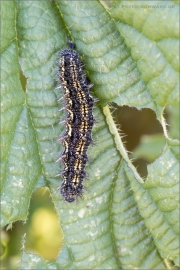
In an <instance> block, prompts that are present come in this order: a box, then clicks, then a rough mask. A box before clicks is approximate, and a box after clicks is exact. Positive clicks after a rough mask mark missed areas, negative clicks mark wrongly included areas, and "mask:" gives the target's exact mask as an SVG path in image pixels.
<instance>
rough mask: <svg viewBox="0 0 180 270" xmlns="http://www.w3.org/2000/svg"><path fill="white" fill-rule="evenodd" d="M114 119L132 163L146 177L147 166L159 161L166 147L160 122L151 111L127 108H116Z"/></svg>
mask: <svg viewBox="0 0 180 270" xmlns="http://www.w3.org/2000/svg"><path fill="white" fill-rule="evenodd" d="M113 117H114V119H115V123H116V124H117V125H118V126H119V133H120V135H121V136H122V137H123V142H124V144H125V147H126V149H127V151H128V152H129V157H130V158H131V160H132V163H133V164H134V165H135V167H136V168H137V171H138V172H139V174H140V175H141V176H142V177H143V178H144V177H146V176H147V165H148V164H149V163H152V162H153V161H154V160H156V159H157V157H158V156H159V155H160V153H161V152H162V149H163V147H164V143H165V139H164V136H163V129H162V126H161V124H160V122H159V121H158V120H157V119H156V115H155V113H154V112H153V111H152V110H150V109H142V110H137V109H136V108H130V107H127V106H123V107H118V106H115V110H114V112H113Z"/></svg>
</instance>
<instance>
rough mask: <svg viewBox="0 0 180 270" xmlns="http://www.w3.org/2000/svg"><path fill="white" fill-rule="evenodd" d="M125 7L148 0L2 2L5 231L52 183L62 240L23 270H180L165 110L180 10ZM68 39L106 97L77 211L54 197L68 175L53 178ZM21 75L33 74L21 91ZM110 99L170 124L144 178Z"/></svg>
mask: <svg viewBox="0 0 180 270" xmlns="http://www.w3.org/2000/svg"><path fill="white" fill-rule="evenodd" d="M160 2H161V1H160ZM160 2H158V1H157V2H156V1H155V2H154V1H153V4H154V5H155V3H156V4H160ZM129 3H131V4H132V3H135V4H139V3H141V4H142V2H137V1H134V2H133V1H130V2H128V1H125V2H120V1H118V2H114V3H113V6H112V8H109V7H107V6H106V5H105V3H103V4H102V3H100V2H99V1H96V0H94V1H66V0H63V1H56V2H48V1H17V2H14V1H3V2H2V4H1V5H2V13H3V14H4V15H3V16H2V23H3V27H2V47H1V48H2V50H1V57H2V146H3V151H2V185H1V208H2V220H1V221H2V226H5V225H8V226H9V227H10V226H11V225H12V223H13V222H14V221H16V220H23V221H26V219H27V215H28V208H29V203H30V198H31V195H32V193H33V191H34V190H35V189H36V188H38V187H41V186H43V185H46V186H48V187H49V189H50V192H51V197H52V200H53V202H54V205H55V208H56V211H57V215H58V217H59V218H60V220H61V226H62V229H63V232H64V237H65V245H64V247H63V249H62V251H61V252H60V254H59V256H58V258H57V259H56V260H55V261H47V260H44V259H43V258H41V257H40V256H38V255H36V254H29V253H26V252H25V251H23V254H22V261H21V266H20V268H21V269H60V268H61V269H62V268H63V269H87V268H89V269H95V268H96V269H119V268H122V269H167V268H168V269H170V267H169V265H171V264H173V263H172V262H171V261H173V262H174V263H175V264H176V265H179V262H178V248H179V247H178V241H177V239H178V235H179V230H178V228H179V227H178V212H177V211H178V200H177V196H178V170H177V168H178V146H179V142H178V140H172V139H170V138H169V137H168V134H167V131H166V123H165V120H164V118H163V115H162V113H163V109H164V108H165V107H166V105H167V104H170V105H174V104H177V102H178V94H177V89H178V70H179V69H178V59H177V55H178V51H177V44H178V38H179V36H178V31H177V29H178V26H177V22H176V21H177V20H178V11H177V10H178V6H177V3H176V2H175V1H174V2H167V1H166V2H165V4H167V3H168V5H172V6H173V8H171V10H169V9H165V8H162V9H156V8H154V9H153V8H146V7H144V8H141V7H139V8H134V9H133V8H132V9H131V8H124V7H123V5H125V4H126V5H127V4H129ZM145 3H146V4H147V3H148V5H150V4H151V2H147V1H146V2H145ZM161 3H162V2H161ZM165 4H164V5H165ZM158 12H161V15H158ZM162 13H163V14H162ZM67 36H69V37H70V38H73V40H74V41H75V43H76V46H77V50H78V51H79V52H80V55H81V56H82V58H83V61H84V62H85V64H86V66H85V67H86V70H87V72H88V75H89V77H90V78H91V81H92V83H94V88H93V94H94V95H95V96H96V97H98V98H99V103H98V105H97V106H96V108H95V109H94V115H95V117H96V118H97V119H98V124H97V126H95V127H94V128H93V137H94V138H95V139H97V144H96V145H94V146H92V147H90V149H89V156H90V159H91V162H90V164H89V165H88V166H87V172H88V174H89V180H88V181H85V187H86V191H85V192H84V197H83V199H82V200H79V201H78V202H77V203H76V202H75V203H71V204H68V203H63V202H62V198H61V196H60V194H59V191H58V190H57V188H58V187H59V185H60V184H61V181H62V179H60V178H58V177H56V175H57V174H58V173H59V172H60V170H61V166H60V165H59V164H58V163H55V160H56V159H57V157H58V156H59V153H60V151H61V146H60V145H59V144H58V143H57V138H58V137H59V135H60V134H61V132H62V131H63V128H62V127H61V126H60V125H59V121H60V120H61V119H64V115H63V112H59V111H58V108H59V107H60V106H62V104H58V102H57V100H58V98H59V97H60V96H61V95H62V94H61V92H62V90H61V89H56V83H55V78H56V74H57V70H56V68H57V67H56V66H57V60H58V58H59V54H58V52H59V51H60V50H61V49H62V48H64V47H65V46H66V37H67ZM21 72H22V73H23V75H24V77H25V78H26V79H27V82H26V91H25V92H24V91H23V87H22V85H21V82H20V79H19V78H20V75H21ZM109 102H116V103H117V104H118V105H128V106H135V107H136V108H138V109H140V108H151V109H153V110H154V111H155V113H156V115H157V118H158V119H159V121H160V122H161V124H162V126H163V130H164V138H165V142H166V144H165V147H164V149H163V151H162V153H161V155H160V156H159V157H158V159H157V160H156V161H155V162H154V163H152V164H151V165H149V166H148V176H147V179H146V181H145V182H144V180H143V179H142V178H141V177H140V175H139V174H138V173H137V171H136V169H135V168H134V166H133V164H132V162H131V160H130V159H129V157H128V154H127V152H126V149H125V148H124V146H123V143H122V141H121V137H120V135H119V133H118V129H117V127H116V125H115V123H114V121H113V118H112V116H111V112H110V110H109V107H108V105H106V104H107V103H109ZM104 105H106V106H105V107H104ZM170 260H171V261H170Z"/></svg>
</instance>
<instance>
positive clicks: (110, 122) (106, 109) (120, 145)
mask: <svg viewBox="0 0 180 270" xmlns="http://www.w3.org/2000/svg"><path fill="white" fill-rule="evenodd" d="M103 113H104V115H105V117H106V121H107V124H108V126H109V130H110V132H111V134H112V135H113V136H114V141H115V144H116V147H117V150H118V151H119V152H120V154H121V155H122V157H123V158H124V160H125V161H126V162H127V165H128V166H129V168H130V169H131V170H132V172H133V173H134V177H135V178H136V180H137V181H138V182H139V183H141V184H144V181H143V179H142V178H141V177H140V175H139V174H138V172H137V170H136V168H135V167H134V165H133V164H132V162H131V160H130V159H129V157H128V154H127V151H126V149H125V147H124V144H123V142H122V140H121V137H120V136H119V133H118V130H117V127H116V125H115V123H114V120H113V117H112V115H111V112H110V110H109V106H108V105H106V106H105V107H104V108H103Z"/></svg>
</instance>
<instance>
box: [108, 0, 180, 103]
mask: <svg viewBox="0 0 180 270" xmlns="http://www.w3.org/2000/svg"><path fill="white" fill-rule="evenodd" d="M133 4H134V7H131V6H132V2H131V1H121V2H118V3H116V4H114V6H113V8H112V10H111V16H112V18H113V19H115V20H116V25H117V27H118V29H119V32H120V33H121V35H122V36H123V38H124V40H125V44H126V45H127V47H128V48H130V50H131V55H132V58H133V59H134V61H136V63H137V68H138V70H139V72H140V73H141V78H142V79H143V80H144V82H145V84H146V87H147V90H148V92H149V93H150V96H151V99H153V100H155V103H156V105H158V106H162V107H163V106H165V105H167V104H179V94H178V92H179V91H178V89H179V87H178V85H179V75H178V72H179V61H178V55H179V54H178V47H179V40H178V38H179V23H178V19H179V15H178V6H177V5H176V4H175V3H173V2H172V1H153V3H152V2H151V1H149V2H147V1H141V2H134V3H133ZM128 5H129V7H128ZM168 5H169V6H171V8H168ZM143 6H144V8H142V7H143ZM148 6H149V7H148ZM154 6H158V7H160V6H165V8H154ZM157 26H158V27H157Z"/></svg>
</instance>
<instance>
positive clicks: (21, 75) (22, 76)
mask: <svg viewBox="0 0 180 270" xmlns="http://www.w3.org/2000/svg"><path fill="white" fill-rule="evenodd" d="M20 81H21V86H22V89H23V90H24V92H26V83H27V78H26V77H25V76H24V74H23V72H22V71H20Z"/></svg>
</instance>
